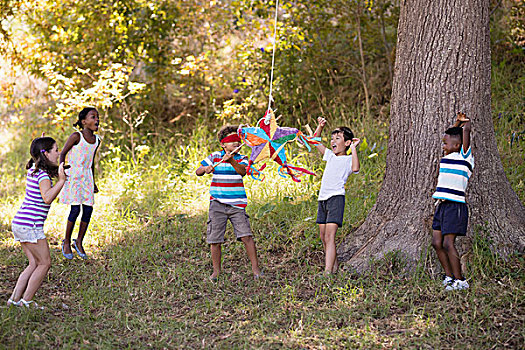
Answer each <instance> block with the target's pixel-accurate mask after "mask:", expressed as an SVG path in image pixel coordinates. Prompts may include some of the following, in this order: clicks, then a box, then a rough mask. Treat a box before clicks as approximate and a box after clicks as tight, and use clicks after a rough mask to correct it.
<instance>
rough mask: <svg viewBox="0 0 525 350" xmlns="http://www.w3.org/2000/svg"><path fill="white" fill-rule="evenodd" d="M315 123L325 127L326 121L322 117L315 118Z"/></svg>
mask: <svg viewBox="0 0 525 350" xmlns="http://www.w3.org/2000/svg"><path fill="white" fill-rule="evenodd" d="M317 123H318V124H319V126H323V127H324V126H325V124H326V119H324V118H323V117H317Z"/></svg>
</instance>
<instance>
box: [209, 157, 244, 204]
mask: <svg viewBox="0 0 525 350" xmlns="http://www.w3.org/2000/svg"><path fill="white" fill-rule="evenodd" d="M225 154H226V152H224V150H222V151H217V152H213V153H212V154H210V155H209V156H208V157H207V158H206V159H204V160H203V161H202V162H201V165H202V166H208V165H213V164H215V163H218V162H220V161H221V159H222V157H224V155H225ZM233 159H234V160H236V161H237V162H238V163H240V164H242V165H245V166H248V157H247V156H245V155H241V154H235V155H234V156H233ZM210 200H216V201H218V202H221V203H223V204H228V205H231V206H234V207H237V208H246V205H247V204H248V199H247V197H246V191H245V190H244V183H243V181H242V176H241V175H240V174H239V173H237V171H236V170H235V168H234V167H233V166H232V165H231V164H230V163H227V162H222V163H221V164H219V165H217V166H216V167H215V169H214V170H213V176H212V178H211V186H210Z"/></svg>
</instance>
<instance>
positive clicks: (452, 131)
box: [445, 126, 463, 143]
mask: <svg viewBox="0 0 525 350" xmlns="http://www.w3.org/2000/svg"><path fill="white" fill-rule="evenodd" d="M445 134H447V135H449V136H451V137H453V138H455V139H456V140H457V141H458V142H459V143H463V129H462V128H460V127H459V126H454V127H451V128H448V129H447V130H445Z"/></svg>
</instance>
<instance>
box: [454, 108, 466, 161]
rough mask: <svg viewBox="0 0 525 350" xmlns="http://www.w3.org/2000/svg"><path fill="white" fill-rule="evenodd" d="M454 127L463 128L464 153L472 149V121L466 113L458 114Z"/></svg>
mask: <svg viewBox="0 0 525 350" xmlns="http://www.w3.org/2000/svg"><path fill="white" fill-rule="evenodd" d="M454 126H460V127H463V152H467V151H468V149H469V147H470V119H469V118H467V116H466V115H465V113H463V112H458V114H457V117H456V122H455V123H454Z"/></svg>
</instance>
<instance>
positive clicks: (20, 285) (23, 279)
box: [11, 243, 36, 301]
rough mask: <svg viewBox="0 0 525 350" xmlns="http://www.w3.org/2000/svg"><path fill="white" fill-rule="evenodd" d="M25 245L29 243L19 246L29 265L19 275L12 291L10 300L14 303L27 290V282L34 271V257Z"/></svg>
mask: <svg viewBox="0 0 525 350" xmlns="http://www.w3.org/2000/svg"><path fill="white" fill-rule="evenodd" d="M27 244H30V243H22V244H21V246H22V250H23V251H24V253H25V254H26V256H27V259H28V260H29V265H27V267H26V268H25V270H24V271H23V272H22V273H21V274H20V276H19V277H18V280H17V281H16V285H15V289H14V290H13V294H11V300H14V301H19V300H20V299H21V298H22V295H23V294H24V292H25V290H26V288H27V282H28V281H29V278H31V275H32V274H33V272H34V271H35V269H36V260H35V257H34V256H33V253H31V251H30V250H29V249H28V248H27Z"/></svg>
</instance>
